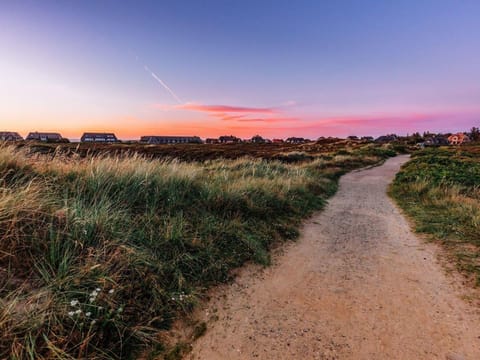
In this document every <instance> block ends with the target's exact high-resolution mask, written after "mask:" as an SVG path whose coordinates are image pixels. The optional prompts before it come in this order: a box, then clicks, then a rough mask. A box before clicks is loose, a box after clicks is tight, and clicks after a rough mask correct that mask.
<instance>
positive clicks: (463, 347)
mask: <svg viewBox="0 0 480 360" xmlns="http://www.w3.org/2000/svg"><path fill="white" fill-rule="evenodd" d="M407 160H408V158H407V157H406V156H399V157H396V158H393V159H390V160H388V161H387V162H386V163H385V164H384V165H382V166H379V167H375V168H372V169H368V170H362V171H358V172H352V173H349V174H347V175H345V176H344V177H342V179H341V181H340V189H339V191H338V193H337V194H336V195H335V196H334V197H333V198H332V199H331V200H330V202H329V204H328V206H327V207H326V209H325V210H324V211H322V212H320V213H318V214H317V215H316V216H314V217H313V218H312V219H310V220H309V221H308V223H306V224H305V225H304V227H303V231H302V235H301V237H300V239H299V241H298V242H296V243H294V244H291V245H288V246H286V247H284V249H283V252H282V253H281V254H278V255H277V256H276V257H275V264H274V265H273V266H272V267H269V268H266V269H261V268H259V267H258V266H247V267H246V268H245V269H243V270H242V271H241V273H240V274H239V276H238V277H237V279H236V281H235V282H234V283H233V284H231V285H228V286H224V287H223V288H220V289H218V290H215V293H214V295H213V296H212V300H211V302H210V303H209V304H208V307H207V308H206V309H204V310H203V311H202V314H201V316H202V317H203V318H204V319H205V320H206V321H207V323H208V330H207V332H206V334H205V335H204V336H203V337H201V338H200V339H198V340H197V342H196V343H195V344H194V347H193V351H192V353H191V354H189V355H188V357H189V358H190V359H205V360H207V359H208V360H215V359H276V360H277V359H356V360H357V359H368V360H372V359H429V360H430V359H449V360H460V359H467V360H478V359H480V315H479V313H478V311H477V310H476V309H475V308H474V307H472V306H470V305H468V304H467V303H466V302H465V301H463V300H462V299H460V297H459V293H458V291H457V290H455V287H454V286H452V281H453V280H452V278H451V277H447V276H446V275H445V271H444V270H443V268H442V267H441V266H440V265H439V263H438V261H437V260H436V259H437V256H436V248H435V247H434V246H433V245H428V244H425V243H424V242H423V241H422V240H420V239H418V238H417V236H416V235H415V234H413V233H412V232H411V230H410V227H409V225H408V223H407V222H406V220H405V219H404V217H403V215H401V213H400V211H399V210H398V209H397V208H396V207H395V205H394V204H393V203H392V201H391V200H390V199H389V198H388V196H387V195H386V188H387V186H388V184H389V183H390V182H391V181H392V179H393V177H394V175H395V173H396V172H397V171H398V169H399V168H400V166H401V165H402V164H403V163H404V162H406V161H407Z"/></svg>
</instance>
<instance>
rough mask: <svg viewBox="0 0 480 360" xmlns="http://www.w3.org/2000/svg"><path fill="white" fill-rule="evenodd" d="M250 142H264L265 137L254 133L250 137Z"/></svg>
mask: <svg viewBox="0 0 480 360" xmlns="http://www.w3.org/2000/svg"><path fill="white" fill-rule="evenodd" d="M250 142H252V143H255V144H264V143H265V139H264V138H263V137H261V136H260V135H255V136H254V137H252V138H251V139H250Z"/></svg>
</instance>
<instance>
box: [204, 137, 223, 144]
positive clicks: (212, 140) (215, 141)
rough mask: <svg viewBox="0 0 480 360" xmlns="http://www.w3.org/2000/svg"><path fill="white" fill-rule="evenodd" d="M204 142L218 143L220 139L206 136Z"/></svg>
mask: <svg viewBox="0 0 480 360" xmlns="http://www.w3.org/2000/svg"><path fill="white" fill-rule="evenodd" d="M205 142H206V143H207V144H220V140H218V139H215V138H208V139H207V140H205Z"/></svg>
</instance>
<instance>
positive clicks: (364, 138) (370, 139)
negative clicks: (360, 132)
mask: <svg viewBox="0 0 480 360" xmlns="http://www.w3.org/2000/svg"><path fill="white" fill-rule="evenodd" d="M362 140H365V141H373V136H362Z"/></svg>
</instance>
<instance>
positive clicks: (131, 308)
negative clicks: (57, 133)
mask: <svg viewBox="0 0 480 360" xmlns="http://www.w3.org/2000/svg"><path fill="white" fill-rule="evenodd" d="M393 154H394V153H392V152H391V150H389V149H388V148H386V147H377V146H373V145H365V146H363V147H358V148H355V149H351V150H348V151H342V153H341V154H337V153H324V154H322V155H316V156H312V157H311V158H310V156H308V157H307V158H306V159H304V157H305V156H304V155H303V154H297V153H295V154H293V155H291V156H292V157H295V158H297V157H300V158H302V161H300V162H291V161H290V160H291V159H287V160H286V161H285V162H281V161H279V160H268V161H267V160H264V159H258V158H257V159H254V158H241V159H236V160H225V159H216V160H206V161H203V162H198V161H197V162H192V163H187V162H181V161H178V160H172V159H170V160H165V159H164V160H152V159H147V158H145V157H144V156H142V155H138V154H127V155H126V154H122V155H121V156H114V155H111V154H110V155H103V156H101V155H95V156H77V154H75V153H69V154H65V153H64V152H54V153H53V154H51V153H49V154H47V155H39V154H38V153H35V152H32V151H31V149H29V148H28V147H23V148H21V149H15V148H13V147H1V148H0V234H1V242H0V334H2V336H1V337H0V358H11V359H52V358H53V359H55V358H56V359H76V358H89V359H112V358H113V359H120V358H123V359H128V358H135V356H137V355H138V354H139V353H140V352H145V349H148V348H151V349H152V351H153V349H155V351H157V352H158V351H160V350H161V349H162V344H159V343H158V336H157V335H158V332H159V331H160V330H162V329H168V328H169V327H170V326H171V324H172V322H173V321H174V320H175V319H177V318H178V317H181V316H182V314H185V313H188V312H190V311H191V310H192V309H193V307H194V306H195V304H196V302H197V300H198V298H199V296H200V295H201V294H202V292H203V291H204V290H205V289H206V288H208V287H210V286H213V285H215V284H217V283H219V282H225V281H228V280H229V278H230V273H231V270H232V269H234V268H236V267H239V266H241V265H242V264H244V263H245V262H247V261H255V262H258V263H261V264H265V265H267V264H268V263H269V261H270V257H269V249H271V247H272V246H274V245H275V244H277V243H279V242H281V241H285V240H288V239H293V238H295V237H296V236H297V235H298V228H299V225H300V223H301V221H302V219H304V218H305V217H307V216H308V215H309V214H311V213H312V212H313V211H315V210H318V209H321V208H322V207H323V206H324V204H325V202H326V199H327V198H328V197H329V196H331V195H332V194H333V193H334V192H335V190H336V187H337V180H338V178H339V177H340V175H341V174H343V173H345V172H347V171H349V170H351V169H355V168H358V167H361V166H366V165H371V164H375V163H377V162H379V161H380V160H382V159H384V158H386V157H388V156H391V155H393ZM287 158H288V156H287ZM197 332H198V334H199V336H200V335H201V333H202V332H204V329H203V328H199V329H198V331H197ZM159 349H160V350H159ZM177 350H178V351H177V352H179V353H181V352H183V351H184V349H183V348H179V349H177ZM160 352H161V351H160ZM168 354H170V355H168ZM175 354H176V352H175V351H174V352H173V353H172V351H170V352H168V353H167V355H168V356H172V357H174V356H176V355H175Z"/></svg>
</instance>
